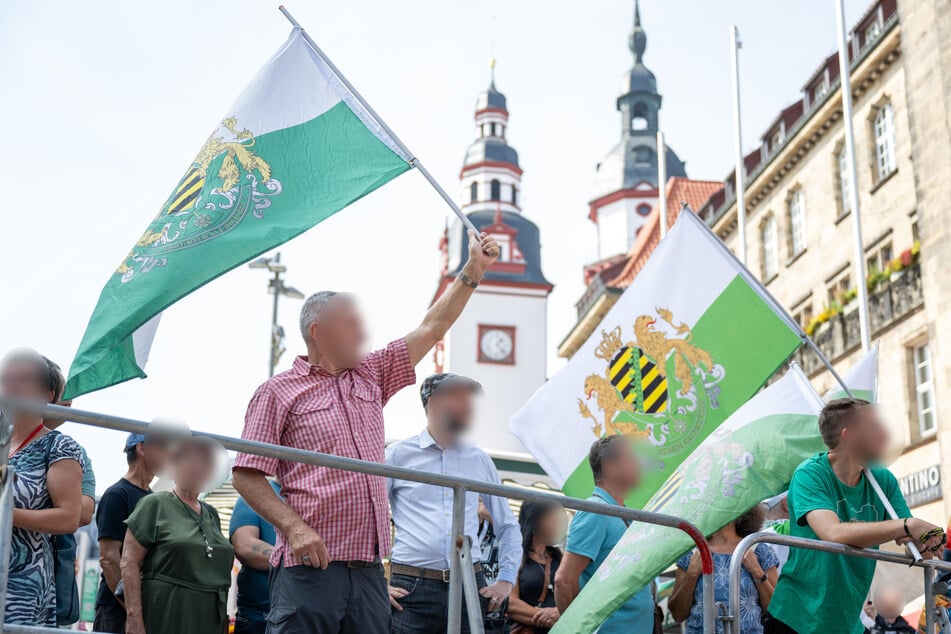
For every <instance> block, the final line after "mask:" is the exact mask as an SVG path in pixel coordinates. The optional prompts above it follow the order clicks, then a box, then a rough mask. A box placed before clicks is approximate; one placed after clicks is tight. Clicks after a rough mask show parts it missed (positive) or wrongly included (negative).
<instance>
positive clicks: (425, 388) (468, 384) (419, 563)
mask: <svg viewBox="0 0 951 634" xmlns="http://www.w3.org/2000/svg"><path fill="white" fill-rule="evenodd" d="M481 392H482V386H481V385H479V384H478V383H477V382H476V381H474V380H472V379H470V378H467V377H463V376H459V375H456V374H434V375H432V376H430V377H429V378H427V379H426V380H425V381H423V384H422V386H421V388H420V396H421V398H422V401H423V409H425V410H426V421H427V424H426V428H425V429H423V431H421V432H420V433H419V434H417V435H415V436H412V437H411V438H407V439H406V440H403V441H401V442H398V443H396V444H394V445H391V446H390V447H389V448H388V449H387V451H386V462H387V464H390V465H396V466H400V467H408V468H410V469H417V470H422V471H429V472H431V473H442V474H449V475H454V476H461V477H465V478H472V479H474V480H482V481H485V482H496V483H498V482H501V480H500V479H499V474H498V471H496V468H495V465H494V464H493V463H492V459H491V458H490V457H489V455H488V454H487V453H485V452H484V451H482V450H481V449H479V448H477V447H474V446H472V445H470V444H467V443H466V442H465V441H464V440H463V436H464V435H465V433H466V432H467V431H468V430H469V427H470V425H471V424H472V414H473V409H474V404H473V396H474V395H476V394H479V393H481ZM387 489H388V493H389V499H390V508H391V510H392V513H393V523H394V524H395V525H396V542H395V543H394V545H393V555H392V562H391V564H390V573H391V574H390V588H389V590H390V604H391V605H392V608H393V614H392V616H393V622H392V630H391V631H392V632H394V633H399V632H432V633H433V634H436V633H441V632H445V631H446V623H447V618H448V602H449V569H450V561H451V560H452V558H453V557H455V556H456V555H455V544H453V542H452V505H453V501H452V499H453V494H452V491H451V490H449V489H447V488H444V487H437V486H433V485H427V484H421V483H418V482H407V481H405V480H388V481H387ZM479 499H480V495H479V494H478V493H475V492H469V493H467V494H466V523H465V534H466V536H467V537H468V538H469V540H470V544H471V556H472V561H474V562H478V561H481V560H482V559H483V557H482V553H481V551H480V548H479V539H478V533H479ZM481 499H482V501H483V503H484V504H485V506H486V508H487V509H488V511H489V514H490V515H491V516H492V518H493V523H494V528H495V531H496V534H497V535H498V538H499V573H498V579H497V580H496V581H495V583H493V584H492V585H486V580H485V573H484V571H483V570H482V565H481V564H478V563H477V564H475V566H474V568H475V573H476V582H477V583H478V585H479V588H480V590H479V593H480V594H481V595H482V598H481V603H482V613H483V614H486V613H489V612H498V611H499V610H500V609H501V608H502V604H503V603H504V601H505V600H506V599H507V598H508V596H509V593H510V592H511V590H512V586H513V584H514V583H515V579H516V576H517V574H518V567H519V564H520V562H521V560H522V544H521V541H522V537H521V531H520V529H519V525H518V522H517V521H516V520H515V516H514V515H513V514H512V511H511V509H510V508H509V505H508V500H506V499H505V498H499V497H495V496H491V495H482V496H481ZM462 631H463V632H468V631H469V628H468V623H467V621H466V619H465V618H463V624H462ZM486 631H492V630H490V629H488V628H487V629H486Z"/></svg>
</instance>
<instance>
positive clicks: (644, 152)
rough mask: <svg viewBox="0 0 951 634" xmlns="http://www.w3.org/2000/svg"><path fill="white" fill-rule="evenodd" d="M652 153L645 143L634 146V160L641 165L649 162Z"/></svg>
mask: <svg viewBox="0 0 951 634" xmlns="http://www.w3.org/2000/svg"><path fill="white" fill-rule="evenodd" d="M653 155H654V153H653V152H651V149H650V148H649V147H647V146H646V145H639V146H637V147H636V148H634V161H635V162H636V163H640V164H642V165H647V164H649V163H650V162H651V157H652V156H653Z"/></svg>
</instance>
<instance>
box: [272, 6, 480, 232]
mask: <svg viewBox="0 0 951 634" xmlns="http://www.w3.org/2000/svg"><path fill="white" fill-rule="evenodd" d="M278 9H279V10H280V12H281V13H283V14H284V17H285V18H287V21H288V22H290V23H291V24H292V25H293V26H294V27H295V28H298V29H300V31H301V35H302V36H303V37H304V41H305V42H307V44H308V45H309V46H310V48H311V49H312V50H313V51H314V53H315V54H316V55H317V57H319V58H320V59H321V60H322V61H323V62H324V64H326V65H327V68H329V69H330V72H332V73H333V74H334V76H335V77H336V78H337V80H338V81H339V82H340V83H341V84H343V86H344V87H345V88H346V89H347V92H349V93H350V94H351V95H352V96H353V98H354V99H355V100H356V101H357V103H359V104H360V106H361V107H362V108H363V109H364V110H365V111H366V113H367V115H369V116H370V118H372V119H373V120H374V121H375V122H376V124H377V125H378V126H380V129H381V130H383V132H384V133H385V134H386V135H387V136H388V137H390V139H392V141H393V143H394V144H395V145H396V146H397V147H399V148H400V150H401V151H402V152H403V154H405V155H406V157H407V159H406V160H407V162H408V163H409V164H410V166H411V167H415V168H416V169H418V170H419V173H420V174H422V175H423V177H424V178H425V179H426V180H427V181H429V184H430V185H432V187H433V189H435V190H436V193H437V194H439V195H440V196H441V197H442V199H443V200H445V201H446V203H447V204H448V205H449V208H450V209H452V212H453V213H454V214H456V216H457V217H458V218H459V220H461V221H462V224H464V225H465V226H466V227H467V228H468V229H469V230H471V231H474V232H475V234H476V235H479V230H478V229H476V226H475V225H474V224H472V221H471V220H469V218H468V217H467V216H466V215H465V214H464V213H462V209H460V208H459V205H457V204H456V203H455V201H454V200H453V199H452V198H451V197H450V196H449V194H447V193H446V190H445V189H443V188H442V186H441V185H440V184H439V183H437V182H436V179H435V178H433V175H432V174H430V173H429V170H427V169H426V168H425V167H423V164H422V163H421V162H420V160H419V159H418V158H416V157H415V155H414V154H413V153H412V152H410V150H409V148H408V147H407V146H406V144H405V143H403V141H401V140H400V138H399V137H398V136H396V133H395V132H393V130H392V129H391V128H390V126H388V125H386V123H385V122H384V121H383V119H382V118H380V115H378V114H377V113H376V110H374V109H373V107H372V106H371V105H370V104H369V103H368V102H367V100H366V99H364V98H363V95H361V94H360V93H359V92H357V89H356V88H354V87H353V84H351V83H350V80H348V79H347V78H346V77H345V76H344V75H343V73H341V72H340V69H339V68H337V66H336V65H334V63H333V62H332V61H330V58H329V57H327V56H326V55H325V54H324V52H323V50H321V48H320V47H319V46H317V42H315V41H314V39H313V38H312V37H311V36H310V35H309V34H308V33H307V31H306V30H304V27H302V26H301V25H300V22H298V21H297V20H295V19H294V16H292V15H291V13H290V11H288V10H287V9H286V8H285V7H284V5H281V6H279V7H278Z"/></svg>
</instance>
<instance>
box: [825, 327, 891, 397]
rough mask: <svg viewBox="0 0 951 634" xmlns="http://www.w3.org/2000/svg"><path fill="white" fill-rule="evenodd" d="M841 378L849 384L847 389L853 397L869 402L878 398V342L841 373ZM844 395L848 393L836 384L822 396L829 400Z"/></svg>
mask: <svg viewBox="0 0 951 634" xmlns="http://www.w3.org/2000/svg"><path fill="white" fill-rule="evenodd" d="M842 380H843V381H845V384H846V385H847V386H849V391H850V392H852V396H854V397H855V398H864V399H865V400H866V401H868V402H869V403H874V402H876V401H877V400H878V342H876V343H875V345H873V346H872V349H871V350H869V351H868V352H866V353H865V354H864V355H863V356H862V358H861V359H859V361H858V363H856V364H855V365H853V366H852V367H851V368H849V369H848V371H847V372H846V373H845V374H844V375H842ZM846 396H848V394H846V392H845V390H843V389H842V386H840V385H839V384H836V385H834V386H833V387H831V388H830V389H829V391H828V392H826V393H825V395H824V396H823V397H822V398H823V399H824V400H826V401H831V400H832V399H836V398H844V397H846Z"/></svg>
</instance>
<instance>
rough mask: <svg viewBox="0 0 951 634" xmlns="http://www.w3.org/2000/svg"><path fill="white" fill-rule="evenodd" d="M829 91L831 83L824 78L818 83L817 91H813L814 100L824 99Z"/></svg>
mask: <svg viewBox="0 0 951 634" xmlns="http://www.w3.org/2000/svg"><path fill="white" fill-rule="evenodd" d="M827 92H829V84H827V83H826V80H825V79H823V80H822V81H820V82H819V83H818V84H817V85H816V89H815V91H814V92H813V93H812V100H813V102H818V101H819V100H820V99H822V98H823V97H824V96H825V94H826V93H827Z"/></svg>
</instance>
